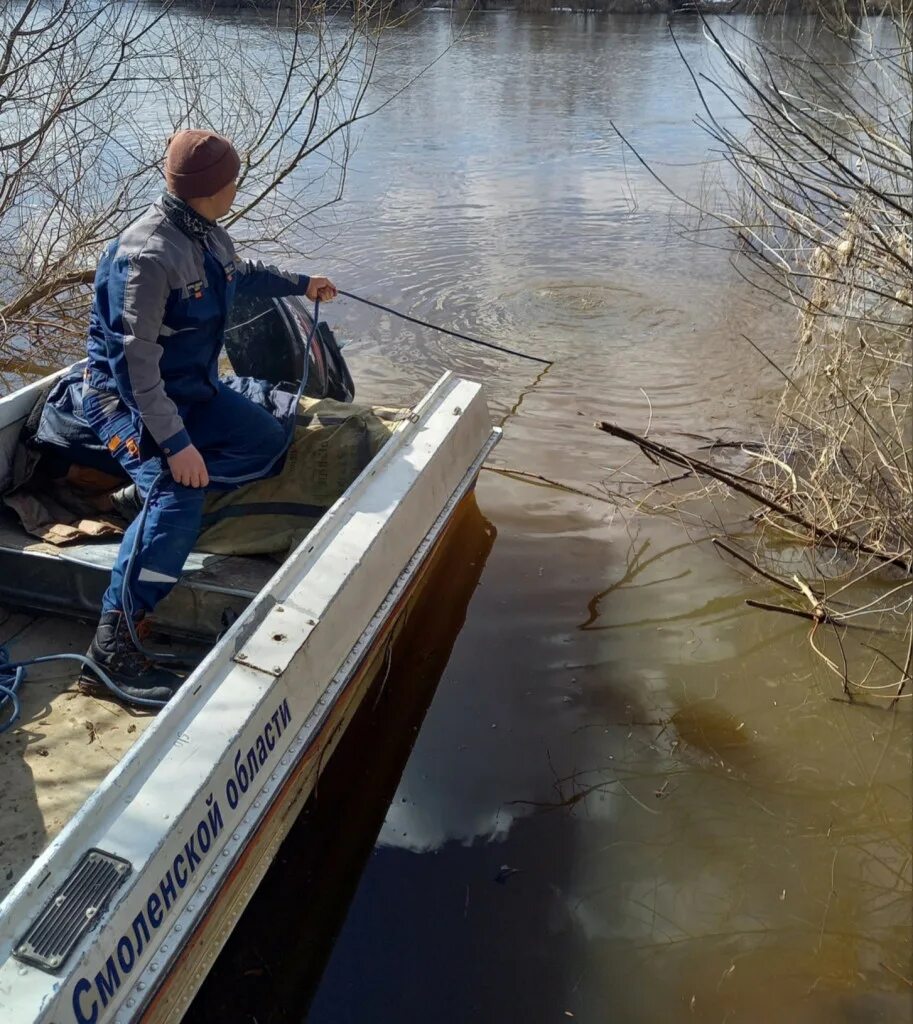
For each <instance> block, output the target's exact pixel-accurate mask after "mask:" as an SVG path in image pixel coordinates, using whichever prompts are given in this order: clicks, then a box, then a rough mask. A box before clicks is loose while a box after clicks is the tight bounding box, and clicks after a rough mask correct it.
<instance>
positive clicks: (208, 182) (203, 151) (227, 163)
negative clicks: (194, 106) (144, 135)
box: [165, 129, 241, 199]
mask: <svg viewBox="0 0 913 1024" xmlns="http://www.w3.org/2000/svg"><path fill="white" fill-rule="evenodd" d="M240 169H241V158H240V157H239V156H238V151H237V150H236V149H235V147H234V146H233V145H232V144H231V143H230V142H229V141H228V139H226V138H224V136H222V135H216V133H215V132H207V131H198V130H196V129H187V130H186V131H180V132H175V133H174V135H172V136H171V138H170V139H169V140H168V152H167V153H166V154H165V183H166V184H167V185H168V191H169V192H171V193H173V194H174V195H176V196H177V197H178V198H179V199H199V198H202V197H204V196H214V195H215V194H216V192H218V191H219V190H220V189H223V188H224V187H225V186H226V185H227V184H228V183H229V182H230V181H234V179H235V178H237V176H238V171H239V170H240Z"/></svg>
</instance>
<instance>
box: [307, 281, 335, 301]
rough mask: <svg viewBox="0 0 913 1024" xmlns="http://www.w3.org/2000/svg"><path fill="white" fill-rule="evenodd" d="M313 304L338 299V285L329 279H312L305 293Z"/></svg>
mask: <svg viewBox="0 0 913 1024" xmlns="http://www.w3.org/2000/svg"><path fill="white" fill-rule="evenodd" d="M305 294H306V295H307V297H308V298H309V299H310V300H311V302H316V301H317V299H320V301H321V302H332V300H333V299H335V298H336V285H335V284H333V282H332V281H331V280H330V279H329V278H328V277H312V278H311V281H310V284H308V290H307V291H306V292H305Z"/></svg>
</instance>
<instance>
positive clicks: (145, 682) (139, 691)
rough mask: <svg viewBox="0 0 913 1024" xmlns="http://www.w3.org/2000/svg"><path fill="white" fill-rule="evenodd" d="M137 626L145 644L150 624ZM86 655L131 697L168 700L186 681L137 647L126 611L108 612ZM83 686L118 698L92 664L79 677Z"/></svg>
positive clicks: (85, 690) (92, 693)
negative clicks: (153, 660)
mask: <svg viewBox="0 0 913 1024" xmlns="http://www.w3.org/2000/svg"><path fill="white" fill-rule="evenodd" d="M135 629H136V633H137V636H138V637H139V639H140V642H141V643H142V638H143V635H144V634H145V633H146V632H147V631H148V627H147V626H146V624H145V623H144V622H142V621H140V622H138V623H136V626H135ZM86 657H87V658H90V659H91V660H92V661H94V662H95V664H96V665H98V667H99V668H100V669H101V670H102V671H103V672H105V673H107V674H108V675H109V676H110V677H111V679H112V681H113V682H115V683H116V684H117V686H118V687H119V688H120V689H121V690H123V692H124V694H125V695H126V696H127V697H131V698H134V699H137V698H138V699H140V700H155V701H162V702H163V703H164V702H165V701H168V700H170V699H171V698H172V697H173V696H174V695H175V693H176V692H177V691H178V688H179V687H180V686H181V683H183V682H184V680H183V679H181V677H180V676H176V675H175V674H174V673H173V672H169V671H168V670H167V669H164V668H160V667H159V666H157V665H156V664H155V663H154V662H152V661H150V660H149V658H147V657H146V655H145V654H143V653H142V651H138V650H137V649H136V647H135V646H134V645H133V640H132V639H131V638H130V630H129V629H128V627H127V620H126V619H125V618H124V614H123V612H119V611H114V612H105V613H104V614H103V615H102V617H101V620H100V621H99V623H98V629H97V630H96V632H95V637H94V639H93V640H92V643H91V644H90V646H89V649H88V651H87V652H86ZM79 689H80V690H81V691H82V692H83V693H86V694H89V695H90V696H93V697H98V696H109V697H115V698H116V697H117V694H114V693H112V692H111V691H110V690H109V689H108V687H107V686H106V685H105V684H104V683H103V682H102V681H101V680H100V679H99V678H98V676H96V675H95V674H94V673H93V672H92V670H91V669H90V668H88V667H87V668H85V669H83V673H82V675H81V676H80V678H79Z"/></svg>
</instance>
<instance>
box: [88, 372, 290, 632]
mask: <svg viewBox="0 0 913 1024" xmlns="http://www.w3.org/2000/svg"><path fill="white" fill-rule="evenodd" d="M83 411H84V414H85V417H86V419H87V420H88V422H89V425H90V426H91V427H92V429H93V430H94V431H95V433H96V434H98V436H99V438H101V440H102V441H103V442H104V444H105V445H107V447H108V450H109V451H110V452H111V453H112V454H113V455H114V457H115V458H116V459H117V461H118V462H119V463H120V464H121V466H123V468H124V469H125V470H126V471H127V473H129V474H130V477H131V479H132V480H133V482H134V483H135V484H136V486H137V488H138V490H139V492H140V494H141V495H142V497H143V499H144V500H145V499H146V498H147V496H148V495H149V492H150V490H152V491H153V493H152V497H151V498H150V499H149V503H148V509H147V512H146V518H145V522H144V523H143V524H142V525H143V530H142V536H141V537H139V539H138V540H137V531H138V529H139V526H140V519H139V518H137V519H135V520H134V521H133V522H132V523H131V524H130V526H129V527H128V528H127V531H126V533H125V534H124V538H123V540H122V542H121V546H120V551H119V552H118V554H117V561H116V562H115V564H114V568H113V570H112V571H111V583H110V585H109V587H108V589H107V591H106V592H105V596H104V599H103V601H102V612H108V611H113V610H115V609H117V610H123V607H124V602H123V597H122V593H123V587H124V580H125V578H126V575H127V566H128V563H129V561H130V555H131V552H132V551H133V548H134V545H135V544H138V547H137V552H136V557H135V558H134V562H133V573H132V580H131V581H130V584H129V586H130V595H131V597H132V609H133V613H134V615H136V616H138V615H139V614H140V613H145V612H151V611H152V610H153V609H154V608H155V606H156V605H157V604H158V603H159V601H161V600H162V598H163V597H164V596H165V595H166V594H167V593H168V592H169V591H170V590H171V588H172V587H173V586H174V585H175V583H177V580H178V577H179V576H180V574H181V570H182V569H183V567H184V562H185V560H186V558H187V556H188V554H190V551H191V550H192V549H193V545H194V543H195V542H196V539H197V535H198V534H199V532H200V521H201V519H202V516H203V502H204V501H205V499H206V490H207V488H202V487H185V486H184V485H183V484H179V483H176V482H175V480H174V479H173V477H172V476H171V473H170V471H169V470H168V464H167V462H166V460H165V459H164V458H161V457H159V458H148V459H142V460H141V459H140V457H139V438H138V436H137V434H136V430H135V428H134V426H133V422H132V420H131V418H130V412H129V411H128V409H127V408H126V406H125V405H124V404H123V402H121V400H120V399H119V398H118V396H117V395H114V394H111V393H109V392H105V391H97V390H95V389H94V388H90V387H89V386H88V385H87V386H86V387H85V389H84V398H83ZM179 412H180V414H181V418H182V419H183V421H184V427H185V429H186V430H187V432H188V433H189V434H190V438H191V440H192V441H193V444H194V445H195V446H196V448H197V449H198V450H199V452H200V454H201V455H202V456H203V461H204V462H205V463H206V469H207V471H208V472H209V475H210V477H243V476H247V475H249V474H252V473H257V474H259V473H261V472H262V471H263V470H264V469H265V468H266V467H267V466H268V465H269V463H270V462H271V461H272V460H274V459H276V457H277V455H279V453H280V452H282V450H283V448H284V447H285V442H286V437H287V433H286V430H285V428H284V427H283V426H282V424H281V423H279V421H278V420H276V419H275V418H274V417H273V416H272V415H270V413H268V412H267V411H266V409H263V408H261V407H260V406H258V405H254V403H253V402H251V401H249V400H248V399H247V398H245V397H244V396H243V395H239V394H238V393H237V392H235V391H232V390H231V389H230V388H226V387H224V386H223V385H219V391H218V393H217V394H216V395H215V397H214V398H212V399H211V400H210V401H208V402H199V403H196V404H194V405H191V406H189V407H187V408H180V409H179ZM282 461H283V460H282V459H278V460H277V461H276V464H275V465H274V466H273V467H272V469H271V470H270V472H269V473H266V474H265V475H267V476H272V475H274V474H275V473H278V472H279V470H280V468H281V465H282ZM156 481H158V483H156ZM153 485H154V486H153ZM236 486H240V483H238V484H233V483H215V482H210V485H209V488H208V489H210V490H222V491H224V490H231V489H232V488H234V487H236Z"/></svg>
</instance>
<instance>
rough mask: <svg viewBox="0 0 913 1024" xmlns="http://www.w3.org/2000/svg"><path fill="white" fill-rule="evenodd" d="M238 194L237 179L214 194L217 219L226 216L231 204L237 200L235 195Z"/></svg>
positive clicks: (213, 199)
mask: <svg viewBox="0 0 913 1024" xmlns="http://www.w3.org/2000/svg"><path fill="white" fill-rule="evenodd" d="M237 194H238V183H237V181H230V182H229V183H228V184H227V185H226V186H225V187H224V188H222V189H220V190H219V191H218V192H216V194H215V195H214V196H212V203H213V206H214V208H215V214H216V216H215V220H218V219H219V218H220V217H224V216H225V215H226V214H227V213H228V212H229V210H231V204H232V203H233V202H234V201H235V196H236V195H237Z"/></svg>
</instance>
